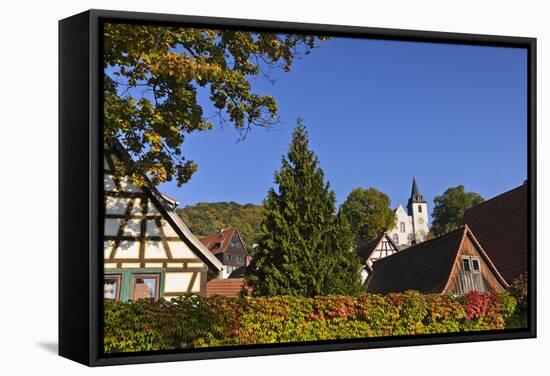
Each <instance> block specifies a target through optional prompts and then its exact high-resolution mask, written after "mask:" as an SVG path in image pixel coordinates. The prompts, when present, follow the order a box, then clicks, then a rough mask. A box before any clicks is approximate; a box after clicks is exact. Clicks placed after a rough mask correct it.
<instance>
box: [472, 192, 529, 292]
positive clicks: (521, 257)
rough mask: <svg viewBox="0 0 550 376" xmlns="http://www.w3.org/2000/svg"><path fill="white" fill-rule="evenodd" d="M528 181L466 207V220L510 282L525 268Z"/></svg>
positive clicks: (524, 270) (526, 257)
mask: <svg viewBox="0 0 550 376" xmlns="http://www.w3.org/2000/svg"><path fill="white" fill-rule="evenodd" d="M527 190H528V184H523V185H521V186H519V187H517V188H515V189H512V190H511V191H508V192H505V193H503V194H501V195H499V196H496V197H494V198H492V199H490V200H487V201H485V202H483V203H482V204H479V205H477V206H474V207H472V208H470V209H467V210H466V212H465V213H464V218H463V220H462V222H463V223H465V224H467V225H468V226H469V227H470V228H471V229H472V231H473V232H474V234H475V235H476V238H477V240H478V241H479V243H480V244H481V246H482V247H483V249H484V250H485V252H486V253H487V254H488V255H489V257H490V258H491V260H492V261H493V263H494V264H495V266H496V267H497V269H498V270H499V272H500V273H501V274H502V276H503V277H504V279H506V281H507V282H508V283H510V282H511V281H512V280H513V279H514V278H516V277H517V276H519V275H520V274H521V273H524V272H526V271H527V260H528V253H527V252H528V250H529V241H528V239H529V236H528V228H527V226H528V225H527V210H528V207H529V202H528V197H527Z"/></svg>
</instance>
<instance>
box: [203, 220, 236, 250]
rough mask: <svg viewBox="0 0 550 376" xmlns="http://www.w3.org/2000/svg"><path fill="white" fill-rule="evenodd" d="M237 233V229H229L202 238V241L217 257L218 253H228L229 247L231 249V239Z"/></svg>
mask: <svg viewBox="0 0 550 376" xmlns="http://www.w3.org/2000/svg"><path fill="white" fill-rule="evenodd" d="M235 231H236V230H235V228H233V227H229V228H226V229H224V230H222V231H219V232H215V233H213V234H210V235H207V236H205V237H204V238H201V239H200V241H201V243H202V244H204V245H205V246H206V248H208V249H209V250H210V252H212V253H213V254H215V255H217V254H218V253H224V252H225V251H227V247H229V242H230V241H231V238H233V235H234V234H235Z"/></svg>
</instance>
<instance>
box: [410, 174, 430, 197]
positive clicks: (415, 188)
mask: <svg viewBox="0 0 550 376" xmlns="http://www.w3.org/2000/svg"><path fill="white" fill-rule="evenodd" d="M413 202H415V203H425V202H426V201H424V197H423V196H422V194H421V193H420V190H419V189H418V185H416V178H415V177H414V176H413V185H412V190H411V198H410V199H409V203H413Z"/></svg>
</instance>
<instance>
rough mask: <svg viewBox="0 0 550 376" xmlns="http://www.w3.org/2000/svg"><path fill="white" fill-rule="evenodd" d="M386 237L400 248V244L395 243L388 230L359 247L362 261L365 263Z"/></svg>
mask: <svg viewBox="0 0 550 376" xmlns="http://www.w3.org/2000/svg"><path fill="white" fill-rule="evenodd" d="M384 238H386V240H387V241H389V242H390V244H391V245H392V246H394V247H395V250H396V251H398V250H399V247H398V245H397V244H395V242H394V241H393V239H392V238H391V236H389V235H388V234H387V233H386V232H383V233H381V234H380V235H378V236H377V237H376V238H374V239H372V240H370V241H369V242H367V243H366V244H364V245H362V246H360V247H358V248H357V256H359V258H360V259H361V262H363V263H365V262H367V260H368V259H369V257H370V256H371V255H372V253H373V252H374V250H375V249H376V247H378V244H380V242H381V241H382V239H384Z"/></svg>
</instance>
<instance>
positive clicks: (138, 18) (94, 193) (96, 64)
mask: <svg viewBox="0 0 550 376" xmlns="http://www.w3.org/2000/svg"><path fill="white" fill-rule="evenodd" d="M83 14H85V15H87V22H88V24H87V27H88V31H89V46H86V47H87V48H88V49H89V50H88V51H89V54H90V56H89V62H88V65H89V70H88V74H89V80H88V81H89V85H88V87H87V88H80V90H85V89H86V90H87V93H89V97H88V102H87V103H88V105H89V114H88V115H87V119H86V122H85V123H84V124H86V125H87V126H88V131H89V143H88V145H85V147H86V148H88V151H89V153H88V156H89V159H88V161H87V162H88V165H87V168H88V170H87V171H88V172H89V179H90V186H89V187H88V188H89V207H88V210H89V211H88V213H89V217H88V219H89V226H88V230H89V232H88V233H87V239H89V247H88V253H87V254H86V257H87V259H88V262H89V264H88V269H87V271H86V273H87V278H88V281H89V284H88V289H87V291H88V301H87V304H86V305H84V306H83V307H79V309H78V310H77V311H78V312H80V313H81V316H83V317H86V318H87V322H86V323H84V324H85V325H86V327H87V328H88V334H89V336H88V338H87V343H85V344H84V345H83V349H85V350H87V355H88V356H87V357H82V356H79V357H74V356H70V354H67V353H64V351H62V350H61V349H62V348H65V347H64V346H62V339H61V334H60V355H62V356H65V357H68V358H70V359H73V360H75V361H78V362H80V363H83V364H86V365H89V366H104V365H117V364H135V363H151V362H167V361H181V360H200V359H212V358H229V357H244V356H261V355H277V354H292V353H307V352H321V351H340V350H356V349H368V348H383V347H399V346H416V345H430V344H446V343H464V342H479V341H493V340H506V339H521V338H534V337H536V39H535V38H529V37H511V36H498V35H480V34H465V33H448V32H437V31H417V30H402V29H386V28H370V27H360V26H342V25H324V24H311V23H295V22H283V21H262V20H249V19H232V18H219V17H202V16H183V15H172V14H159V13H140V12H123V11H109V10H99V9H92V10H89V11H87V12H84V13H82V14H80V15H78V16H81V15H83ZM73 17H76V16H73ZM73 17H70V18H68V19H65V20H62V21H60V34H61V25H62V24H63V23H64V22H66V21H67V20H70V19H72V18H73ZM104 20H117V21H124V22H160V23H180V24H187V25H202V26H208V27H223V26H225V27H239V28H250V29H262V30H279V31H284V32H315V33H320V34H323V33H324V34H333V35H338V36H349V37H369V38H376V39H390V40H409V41H423V42H438V43H451V44H470V45H488V46H508V47H522V48H527V49H528V60H529V62H528V65H529V68H528V73H529V76H528V143H529V145H528V171H529V175H528V181H529V184H530V197H529V203H530V207H529V218H530V239H529V241H530V245H531V252H530V260H529V265H530V268H531V270H530V276H529V283H530V289H529V291H530V295H529V301H530V307H531V312H530V318H529V319H530V320H529V323H530V325H529V328H528V330H522V331H506V332H492V333H483V334H477V333H475V334H468V335H467V336H463V335H456V333H455V334H449V335H441V336H430V337H416V336H415V337H411V338H401V337H400V338H391V337H389V338H380V339H368V340H364V341H356V342H351V341H350V342H339V343H320V344H316V343H313V344H279V345H273V346H258V347H255V348H248V347H245V348H235V349H208V350H207V351H200V352H193V353H191V352H180V353H168V354H166V353H164V354H159V353H152V354H147V355H124V354H119V355H117V356H109V357H105V356H102V355H101V350H100V343H101V341H100V340H99V338H100V335H101V330H100V327H99V323H100V320H99V317H100V307H101V304H100V294H99V292H100V290H99V285H100V284H99V282H100V278H99V277H100V275H99V271H100V262H101V260H100V258H99V257H98V252H97V246H98V244H99V242H100V241H101V239H99V231H98V230H99V228H100V226H99V210H98V203H99V202H100V201H99V199H100V197H99V196H100V192H101V190H100V188H99V184H93V183H94V179H98V180H97V181H96V182H97V183H99V182H100V181H101V180H100V176H99V170H98V169H99V166H100V163H99V155H100V154H99V153H100V148H101V146H102V145H101V143H100V142H99V139H100V138H99V131H100V129H99V126H98V124H99V119H98V114H100V113H101V112H100V111H99V109H100V105H101V103H100V94H101V93H100V92H99V88H100V86H99V83H100V79H101V72H100V71H99V69H100V60H101V56H99V45H100V44H99V34H98V30H99V28H98V26H99V24H100V22H102V21H104ZM60 40H61V35H60ZM61 55H62V51H61V49H60V63H61V61H62V59H63V57H62V56H61ZM61 81H62V72H61V70H60V86H61ZM62 95H63V94H62V93H61V90H60V165H59V168H60V180H59V183H60V192H61V185H62V184H64V183H67V181H66V179H63V178H62V174H61V170H62V169H63V168H64V165H63V161H62V160H61V148H62V145H61V137H62V135H61V132H62V130H63V129H65V128H66V126H67V125H66V124H65V125H63V124H62V123H63V121H62V119H61V113H62V112H61V111H62V110H63V109H62V108H61V101H62V98H61V96H62ZM83 146H84V145H83ZM94 161H96V162H95V163H94ZM73 196H74V199H77V198H79V196H80V197H81V192H74V193H73ZM63 199H67V197H62V196H61V193H60V213H61V206H62V203H61V201H62V200H63ZM69 222H70V221H69ZM70 227H73V228H75V230H76V231H79V230H80V231H81V229H78V228H76V225H74V224H73V225H72V226H71V224H70V223H63V224H62V217H61V215H60V240H61V237H62V236H63V234H62V232H63V231H62V228H63V229H69V228H70ZM64 254H66V252H65V253H64ZM61 255H62V252H61V246H60V260H59V264H60V276H61V269H62V264H63V260H61ZM75 257H76V256H75ZM64 266H66V265H64ZM66 288H67V289H71V290H76V287H75V286H72V285H71V286H69V287H66ZM62 289H63V288H62V286H61V284H60V286H59V291H60V322H59V325H60V333H61V332H62V329H61V327H62V326H64V323H62V320H61V317H62V313H61V307H62V302H61V300H62V297H65V296H66V294H62V291H61V290H62ZM72 293H78V291H72ZM86 308H88V311H87V312H86ZM73 313H74V312H73ZM73 342H74V339H73Z"/></svg>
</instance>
